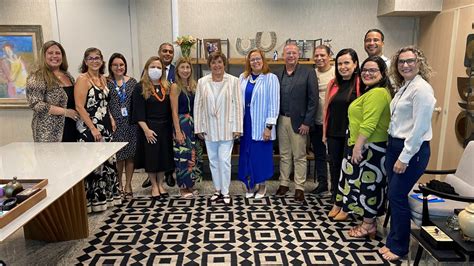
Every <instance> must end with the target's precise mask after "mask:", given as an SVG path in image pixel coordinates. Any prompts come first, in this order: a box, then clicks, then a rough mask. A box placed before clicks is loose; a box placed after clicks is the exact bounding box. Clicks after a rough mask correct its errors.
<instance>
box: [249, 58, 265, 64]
mask: <svg viewBox="0 0 474 266" xmlns="http://www.w3.org/2000/svg"><path fill="white" fill-rule="evenodd" d="M249 61H250V63H255V62H260V61H262V58H260V57H255V58H252V59H250V60H249Z"/></svg>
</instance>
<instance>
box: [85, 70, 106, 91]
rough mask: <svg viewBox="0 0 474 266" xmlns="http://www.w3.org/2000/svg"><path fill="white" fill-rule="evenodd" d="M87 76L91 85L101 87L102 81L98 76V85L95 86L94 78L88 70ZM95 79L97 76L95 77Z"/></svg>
mask: <svg viewBox="0 0 474 266" xmlns="http://www.w3.org/2000/svg"><path fill="white" fill-rule="evenodd" d="M87 76H88V77H89V80H90V82H91V83H92V85H94V87H97V88H100V89H102V88H103V87H102V86H103V82H102V79H101V78H100V77H99V78H98V79H99V86H97V85H96V84H95V82H94V78H93V77H92V76H91V74H89V72H87ZM96 79H97V78H96Z"/></svg>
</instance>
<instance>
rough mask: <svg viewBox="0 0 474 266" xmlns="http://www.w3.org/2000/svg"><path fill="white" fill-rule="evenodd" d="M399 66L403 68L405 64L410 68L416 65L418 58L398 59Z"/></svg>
mask: <svg viewBox="0 0 474 266" xmlns="http://www.w3.org/2000/svg"><path fill="white" fill-rule="evenodd" d="M397 63H398V65H399V66H403V65H405V63H407V65H409V66H413V65H415V64H416V58H408V59H398V62H397Z"/></svg>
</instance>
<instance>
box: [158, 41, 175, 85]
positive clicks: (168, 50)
mask: <svg viewBox="0 0 474 266" xmlns="http://www.w3.org/2000/svg"><path fill="white" fill-rule="evenodd" d="M158 56H159V57H160V58H161V60H162V61H163V64H164V65H165V67H166V79H167V80H168V81H169V82H171V83H174V82H175V78H174V69H175V67H174V65H172V64H171V62H172V61H173V57H174V47H173V45H172V44H171V43H167V42H165V43H162V44H161V45H160V48H159V49H158Z"/></svg>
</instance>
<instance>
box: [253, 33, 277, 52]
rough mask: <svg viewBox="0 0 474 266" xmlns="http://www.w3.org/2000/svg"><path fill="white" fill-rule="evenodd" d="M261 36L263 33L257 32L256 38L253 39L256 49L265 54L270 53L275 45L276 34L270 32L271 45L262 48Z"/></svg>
mask: <svg viewBox="0 0 474 266" xmlns="http://www.w3.org/2000/svg"><path fill="white" fill-rule="evenodd" d="M262 35H263V32H261V31H259V32H257V36H256V37H255V44H256V45H257V48H258V49H260V50H262V51H263V52H265V53H268V52H270V51H272V50H273V48H275V45H276V42H277V36H276V33H275V32H274V31H270V37H271V39H272V43H271V44H270V45H269V46H267V47H263V46H262Z"/></svg>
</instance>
